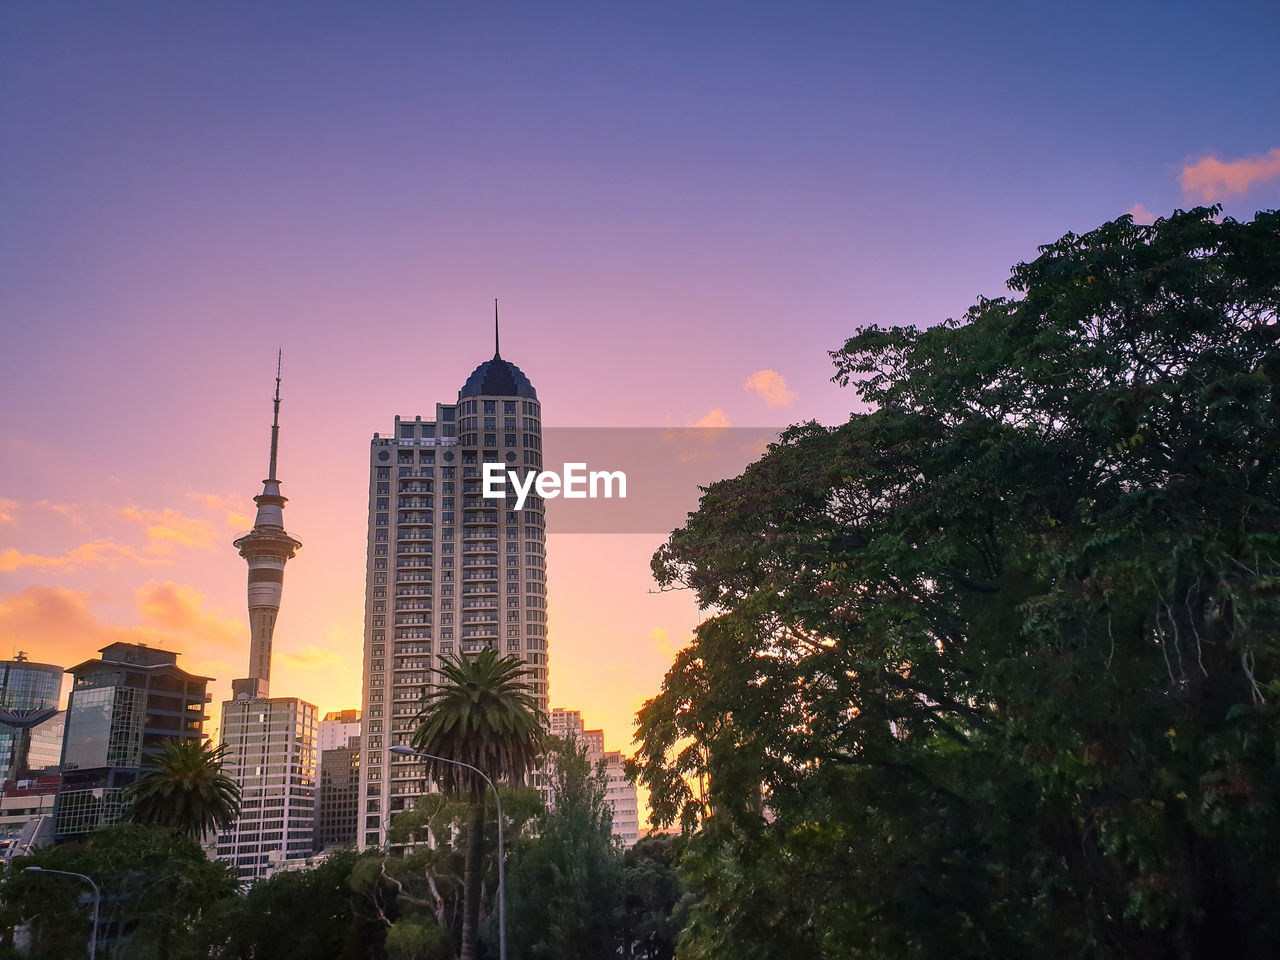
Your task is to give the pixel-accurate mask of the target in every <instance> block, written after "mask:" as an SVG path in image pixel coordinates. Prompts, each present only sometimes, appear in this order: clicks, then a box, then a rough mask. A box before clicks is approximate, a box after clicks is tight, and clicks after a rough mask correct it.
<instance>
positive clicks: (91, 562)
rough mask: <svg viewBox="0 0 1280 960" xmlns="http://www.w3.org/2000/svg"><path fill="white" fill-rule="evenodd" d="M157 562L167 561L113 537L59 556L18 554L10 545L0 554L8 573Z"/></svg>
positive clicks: (1, 566)
mask: <svg viewBox="0 0 1280 960" xmlns="http://www.w3.org/2000/svg"><path fill="white" fill-rule="evenodd" d="M125 562H128V563H141V564H153V565H154V564H160V563H166V562H168V561H166V560H162V559H160V558H159V557H156V556H147V555H144V554H143V553H141V552H139V551H138V550H137V549H136V548H134V547H131V546H129V545H128V544H124V543H116V542H115V541H114V540H91V541H89V542H88V543H82V544H80V546H78V547H74V548H73V549H71V550H69V551H67V552H66V553H64V554H62V555H60V556H51V555H47V554H39V553H22V552H21V551H19V550H17V549H15V548H13V547H10V548H9V549H7V550H5V551H4V552H3V553H0V571H2V572H5V573H11V572H13V571H14V570H20V569H22V568H24V567H31V568H33V569H36V570H48V571H51V572H53V571H67V570H76V569H79V568H80V567H88V566H97V565H103V566H107V567H117V566H119V565H120V564H121V563H125Z"/></svg>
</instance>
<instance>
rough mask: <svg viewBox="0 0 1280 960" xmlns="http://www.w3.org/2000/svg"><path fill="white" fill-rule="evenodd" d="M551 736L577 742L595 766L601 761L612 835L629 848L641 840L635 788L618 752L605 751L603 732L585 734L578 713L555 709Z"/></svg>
mask: <svg viewBox="0 0 1280 960" xmlns="http://www.w3.org/2000/svg"><path fill="white" fill-rule="evenodd" d="M548 720H549V726H550V728H551V735H552V736H555V737H559V738H560V739H562V740H576V741H578V742H579V743H581V744H582V745H583V746H585V747H586V751H587V760H588V761H589V762H590V763H591V764H592V765H593V766H594V765H595V764H598V763H599V762H600V761H601V760H603V761H604V774H605V781H606V783H605V802H606V803H608V804H609V810H610V811H611V812H612V813H613V835H614V836H615V837H617V838H618V839H619V840H621V841H622V842H623V844H625V845H626V846H628V847H630V846H632V845H634V844H635V842H636V841H637V840H639V839H640V811H639V803H638V799H637V797H636V785H635V784H634V783H632V782H631V781H630V780H629V779H627V773H626V760H625V759H624V758H623V756H622V754H621V753H620V752H619V751H617V750H605V748H604V731H603V730H586V729H584V728H583V725H582V714H581V712H579V711H577V710H565V709H563V708H561V707H556V708H555V709H554V710H552V711H551V713H550V715H549V717H548Z"/></svg>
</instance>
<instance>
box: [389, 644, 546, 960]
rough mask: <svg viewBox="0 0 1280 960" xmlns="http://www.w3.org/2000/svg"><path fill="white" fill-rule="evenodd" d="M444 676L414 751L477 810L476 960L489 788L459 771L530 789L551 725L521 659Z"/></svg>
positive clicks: (466, 951) (465, 666)
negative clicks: (530, 777) (528, 782)
mask: <svg viewBox="0 0 1280 960" xmlns="http://www.w3.org/2000/svg"><path fill="white" fill-rule="evenodd" d="M438 674H439V678H438V680H437V682H436V684H435V685H434V686H433V687H431V688H430V689H429V690H428V691H427V693H426V694H425V696H424V697H423V704H422V709H421V710H420V711H419V714H418V720H419V723H418V727H417V729H416V730H415V731H414V734H413V746H414V747H416V748H417V749H418V750H421V751H422V752H423V753H425V754H430V755H433V756H435V757H440V758H443V759H441V760H436V759H428V760H425V761H424V763H425V764H426V773H427V776H429V777H430V778H431V779H432V780H434V781H435V782H436V783H437V784H439V785H440V786H441V788H442V789H444V790H445V791H447V792H450V793H455V794H459V795H463V796H465V797H466V798H467V799H468V801H469V803H470V817H469V825H468V828H467V851H466V866H465V871H464V880H463V910H462V951H461V956H462V958H463V960H473V958H474V957H475V956H476V945H477V941H478V939H479V935H480V881H481V875H482V872H483V864H482V862H481V861H482V857H481V852H482V850H483V847H484V811H485V802H484V798H485V791H486V790H487V786H486V784H485V782H484V780H483V779H481V778H480V777H479V776H477V775H476V774H474V773H472V772H471V771H470V770H467V769H465V768H463V767H460V766H458V765H457V763H465V764H468V765H470V766H472V767H475V768H477V769H479V770H481V771H483V772H484V774H485V775H486V776H488V777H489V779H491V780H492V781H494V782H495V783H497V782H499V781H503V782H506V783H510V784H516V785H518V784H521V783H523V782H524V779H525V777H526V776H528V774H529V773H530V772H531V771H532V770H533V768H534V765H535V764H536V763H537V760H538V757H539V755H540V753H541V751H542V740H543V735H544V733H543V732H544V729H545V726H546V717H545V715H544V714H543V712H542V709H541V708H540V707H539V705H538V701H537V700H536V699H535V698H534V696H533V694H532V692H531V688H530V687H529V685H528V682H527V681H526V677H528V676H529V675H530V674H529V671H528V669H527V668H526V666H525V664H524V661H523V660H521V659H520V658H519V657H516V656H506V657H499V656H498V654H497V653H496V652H494V651H493V650H490V649H485V650H482V651H481V652H480V653H478V654H476V655H475V656H474V657H472V656H468V655H464V654H459V655H458V656H457V657H455V658H453V659H448V660H445V661H444V663H443V664H442V665H441V667H440V668H439V670H438ZM449 761H456V762H449Z"/></svg>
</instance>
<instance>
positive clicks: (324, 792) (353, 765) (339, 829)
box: [315, 733, 360, 852]
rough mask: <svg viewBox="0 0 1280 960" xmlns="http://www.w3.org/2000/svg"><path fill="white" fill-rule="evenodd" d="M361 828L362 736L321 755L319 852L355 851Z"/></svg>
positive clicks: (317, 831)
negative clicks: (353, 849) (335, 850)
mask: <svg viewBox="0 0 1280 960" xmlns="http://www.w3.org/2000/svg"><path fill="white" fill-rule="evenodd" d="M359 828H360V735H359V734H358V733H356V734H353V735H349V736H348V737H347V742H346V743H344V744H343V745H342V746H334V747H330V748H329V749H327V750H321V751H320V774H319V777H318V780H317V787H316V841H315V844H316V851H317V852H319V851H321V850H332V849H334V848H337V847H354V846H355V845H356V842H357V840H358V839H359V837H358V835H357V834H358V831H359Z"/></svg>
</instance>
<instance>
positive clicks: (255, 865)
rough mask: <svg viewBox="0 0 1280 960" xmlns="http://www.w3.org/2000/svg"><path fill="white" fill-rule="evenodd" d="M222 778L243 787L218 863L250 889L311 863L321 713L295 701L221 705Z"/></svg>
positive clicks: (220, 840) (221, 841) (261, 699)
mask: <svg viewBox="0 0 1280 960" xmlns="http://www.w3.org/2000/svg"><path fill="white" fill-rule="evenodd" d="M222 744H223V746H224V747H225V748H226V752H225V753H224V754H223V760H222V771H223V773H225V774H227V776H229V777H231V778H232V779H233V780H235V781H236V783H238V784H239V785H240V815H239V817H238V818H237V819H236V822H235V823H234V824H233V825H232V827H231V829H230V830H227V831H225V832H223V833H220V834H219V835H218V847H217V856H218V859H219V860H226V861H227V862H228V863H230V864H232V865H233V866H234V867H235V868H236V872H237V873H239V875H240V879H241V880H242V881H244V882H250V881H253V880H256V879H259V878H261V877H266V876H270V875H271V874H272V873H273V872H275V870H276V868H277V867H278V866H279V864H280V863H281V862H282V861H284V860H296V859H298V858H301V857H308V856H310V855H311V852H312V847H313V844H314V830H315V824H314V820H315V808H316V708H315V706H313V705H312V704H310V703H307V701H305V700H299V699H298V698H297V697H272V698H265V697H253V698H250V697H245V698H242V699H239V700H227V701H226V702H224V703H223V704H222Z"/></svg>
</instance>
